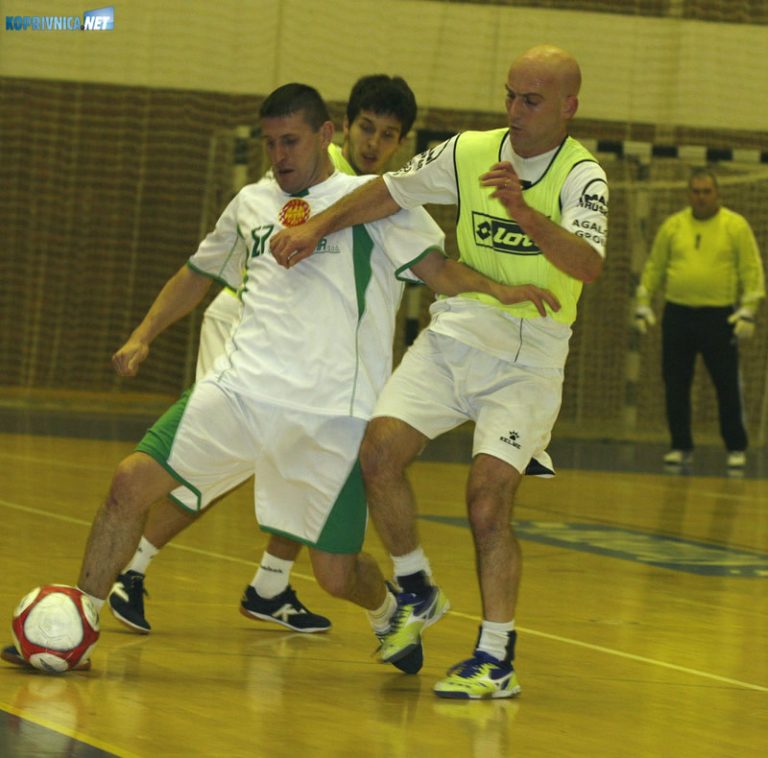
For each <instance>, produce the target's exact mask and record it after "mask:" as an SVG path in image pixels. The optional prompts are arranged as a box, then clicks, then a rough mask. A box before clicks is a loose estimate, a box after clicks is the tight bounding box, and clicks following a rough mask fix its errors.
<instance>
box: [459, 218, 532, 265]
mask: <svg viewBox="0 0 768 758" xmlns="http://www.w3.org/2000/svg"><path fill="white" fill-rule="evenodd" d="M472 228H473V230H474V237H475V244H476V245H478V246H479V247H489V248H491V250H494V251H495V252H497V253H509V254H511V255H538V254H539V253H541V250H539V248H538V247H537V246H536V243H535V242H534V241H533V240H532V239H531V238H530V237H529V236H528V235H527V234H526V233H525V232H524V231H523V230H522V229H521V228H520V225H519V224H518V223H517V222H516V221H513V220H512V219H509V218H497V217H496V216H489V215H488V214H487V213H479V212H477V211H472Z"/></svg>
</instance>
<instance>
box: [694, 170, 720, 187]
mask: <svg viewBox="0 0 768 758" xmlns="http://www.w3.org/2000/svg"><path fill="white" fill-rule="evenodd" d="M704 178H709V179H711V180H712V184H714V185H715V189H716V190H718V191H719V190H720V185H719V184H718V182H717V174H715V172H714V171H713V170H712V169H711V168H706V167H704V166H700V167H697V168H694V169H692V170H691V175H690V177H689V178H688V186H689V187H690V186H691V183H692V182H693V180H694V179H704Z"/></svg>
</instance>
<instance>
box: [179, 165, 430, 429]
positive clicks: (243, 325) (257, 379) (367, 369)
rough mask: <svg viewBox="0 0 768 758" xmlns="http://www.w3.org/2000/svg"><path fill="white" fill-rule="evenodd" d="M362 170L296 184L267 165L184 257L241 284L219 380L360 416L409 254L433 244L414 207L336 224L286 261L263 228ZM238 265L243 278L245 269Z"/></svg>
mask: <svg viewBox="0 0 768 758" xmlns="http://www.w3.org/2000/svg"><path fill="white" fill-rule="evenodd" d="M371 178H372V177H370V176H363V177H353V176H347V175H345V174H342V173H340V172H338V171H337V172H335V173H334V174H333V175H332V176H331V177H330V178H328V179H327V180H325V181H324V182H321V183H320V184H317V185H315V186H313V187H310V188H309V190H307V191H306V192H305V193H302V194H301V196H292V195H288V194H286V193H284V192H283V191H282V190H281V189H280V187H279V185H278V184H277V182H275V180H274V179H272V178H270V177H265V178H264V179H262V180H261V181H259V182H258V183H256V184H250V185H248V186H246V187H244V188H243V189H242V190H241V191H240V192H239V193H238V194H237V196H236V197H235V198H234V199H233V200H232V202H231V203H230V204H229V205H228V206H227V208H226V209H225V211H224V213H223V214H222V215H221V217H220V218H219V221H218V222H217V224H216V228H215V229H214V231H213V232H211V233H210V234H209V235H208V236H207V237H206V238H205V239H204V240H203V241H202V242H201V244H200V246H199V248H198V250H197V252H196V253H195V254H194V255H193V256H191V258H190V259H189V265H190V267H191V268H193V269H194V270H196V271H198V272H200V273H203V274H206V275H208V276H211V277H212V278H215V279H217V280H219V281H220V282H222V283H223V284H225V285H227V286H229V287H232V288H237V287H240V286H241V285H242V288H241V293H240V296H241V299H242V302H243V315H242V318H241V320H240V323H239V324H238V326H237V329H236V330H235V332H234V333H233V335H232V338H231V341H230V344H229V346H228V351H227V353H226V354H225V355H224V356H222V357H221V358H220V359H219V360H217V362H216V364H215V367H214V375H215V376H216V377H217V381H219V382H221V383H222V384H224V385H226V386H227V387H229V388H230V389H232V390H234V391H235V392H236V393H238V394H240V395H242V396H245V397H253V398H258V399H262V400H268V401H270V402H273V403H278V404H281V405H284V406H287V407H291V408H295V409H298V410H306V411H311V412H313V413H326V414H333V415H339V416H346V415H350V416H356V417H358V418H363V419H368V418H369V417H370V414H371V412H372V410H373V406H374V403H375V400H376V397H377V396H378V394H379V391H380V390H381V388H382V386H383V385H384V382H385V381H386V379H387V377H388V376H389V374H390V373H391V370H392V342H393V338H394V328H395V315H396V313H397V308H398V306H399V303H400V298H401V296H402V292H403V281H418V278H417V277H415V275H413V274H412V273H411V272H410V270H409V269H410V266H411V265H413V264H414V263H417V262H418V260H419V259H420V258H421V257H422V256H423V255H424V254H425V253H426V252H427V251H429V250H434V249H437V250H440V251H442V247H443V233H442V232H441V230H440V228H439V227H438V226H437V224H435V222H434V221H433V220H432V219H431V218H430V217H429V215H428V214H427V213H426V212H425V211H424V210H423V209H421V208H419V209H415V210H413V211H400V212H398V213H396V214H395V215H393V216H390V217H389V218H386V219H382V220H381V221H377V222H374V223H372V224H366V225H364V226H357V227H352V228H349V229H344V230H342V231H339V232H335V233H334V234H331V235H329V236H328V237H326V238H325V239H323V240H321V241H320V243H319V244H318V247H317V249H316V250H315V253H314V255H312V256H311V257H310V258H308V259H306V260H304V261H301V262H300V263H299V264H298V265H296V266H294V267H292V268H291V269H285V268H283V267H282V266H279V265H278V264H277V262H276V261H275V259H274V258H273V257H272V254H271V251H270V247H269V239H270V237H271V236H272V235H273V234H274V233H276V232H278V231H280V230H281V229H282V228H284V227H287V226H296V225H298V224H301V223H303V222H304V221H306V220H307V218H309V216H310V215H311V214H316V213H319V212H320V211H322V210H323V209H325V208H327V207H328V206H329V205H331V204H333V203H334V202H335V201H336V200H338V199H339V198H341V197H342V196H344V195H346V194H348V193H349V192H351V191H352V190H353V189H355V188H356V187H357V186H359V185H361V184H364V183H365V182H367V181H370V180H371ZM244 269H245V272H246V273H245V281H243V270H244Z"/></svg>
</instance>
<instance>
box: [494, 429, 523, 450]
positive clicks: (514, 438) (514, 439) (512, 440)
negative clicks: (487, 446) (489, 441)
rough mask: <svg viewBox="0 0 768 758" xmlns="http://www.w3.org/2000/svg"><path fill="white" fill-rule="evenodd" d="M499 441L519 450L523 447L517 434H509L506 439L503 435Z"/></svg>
mask: <svg viewBox="0 0 768 758" xmlns="http://www.w3.org/2000/svg"><path fill="white" fill-rule="evenodd" d="M499 439H500V440H501V441H502V442H506V443H507V445H512V447H516V448H517V449H518V450H520V448H521V445H520V443H519V442H518V440H519V439H520V435H519V434H518V433H517V432H509V434H507V435H506V437H505V436H504V435H503V434H502V435H501V437H499Z"/></svg>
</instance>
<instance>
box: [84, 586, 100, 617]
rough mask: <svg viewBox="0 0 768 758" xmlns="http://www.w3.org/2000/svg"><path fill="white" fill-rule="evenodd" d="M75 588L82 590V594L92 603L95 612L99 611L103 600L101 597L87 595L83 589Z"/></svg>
mask: <svg viewBox="0 0 768 758" xmlns="http://www.w3.org/2000/svg"><path fill="white" fill-rule="evenodd" d="M77 589H79V590H80V592H82V593H83V595H85V596H86V597H87V598H88V599H89V600H90V601H91V602H92V603H93V607H94V608H95V609H96V613H101V609H102V608H103V607H104V600H103V599H102V598H99V597H94V596H93V595H89V594H88V593H87V592H86V591H85V590H84V589H82V588H80V587H78V588H77Z"/></svg>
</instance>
